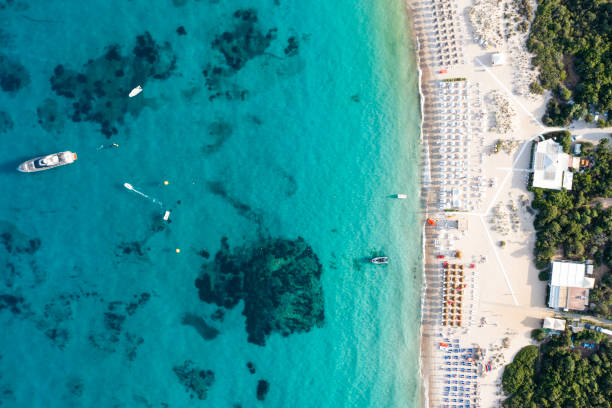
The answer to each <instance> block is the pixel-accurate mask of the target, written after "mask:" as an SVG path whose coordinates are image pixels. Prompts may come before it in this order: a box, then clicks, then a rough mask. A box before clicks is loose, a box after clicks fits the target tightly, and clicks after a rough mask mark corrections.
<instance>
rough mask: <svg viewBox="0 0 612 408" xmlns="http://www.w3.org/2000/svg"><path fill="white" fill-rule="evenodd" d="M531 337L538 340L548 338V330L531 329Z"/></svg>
mask: <svg viewBox="0 0 612 408" xmlns="http://www.w3.org/2000/svg"><path fill="white" fill-rule="evenodd" d="M531 338H532V339H534V340H536V341H542V340H544V338H546V330H544V329H533V330H532V331H531Z"/></svg>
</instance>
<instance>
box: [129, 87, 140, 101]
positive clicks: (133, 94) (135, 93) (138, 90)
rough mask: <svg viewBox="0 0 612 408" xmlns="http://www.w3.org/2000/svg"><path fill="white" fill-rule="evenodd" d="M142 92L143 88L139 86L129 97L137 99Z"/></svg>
mask: <svg viewBox="0 0 612 408" xmlns="http://www.w3.org/2000/svg"><path fill="white" fill-rule="evenodd" d="M141 92H142V86H140V85H138V86H137V87H136V88H134V89H132V90H131V91H130V95H129V97H130V98H133V97H135V96H136V95H138V94H139V93H141Z"/></svg>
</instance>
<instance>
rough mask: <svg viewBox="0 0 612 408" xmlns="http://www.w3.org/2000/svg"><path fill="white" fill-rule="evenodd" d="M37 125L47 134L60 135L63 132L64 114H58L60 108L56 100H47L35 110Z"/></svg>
mask: <svg viewBox="0 0 612 408" xmlns="http://www.w3.org/2000/svg"><path fill="white" fill-rule="evenodd" d="M36 115H37V116H38V123H39V124H40V126H41V127H42V128H43V129H45V130H46V131H47V132H56V133H60V132H62V131H63V130H64V124H65V123H66V119H65V114H64V113H63V112H60V106H59V104H58V103H57V101H56V100H54V99H51V98H47V99H45V100H44V101H43V102H42V104H40V106H39V107H38V108H36Z"/></svg>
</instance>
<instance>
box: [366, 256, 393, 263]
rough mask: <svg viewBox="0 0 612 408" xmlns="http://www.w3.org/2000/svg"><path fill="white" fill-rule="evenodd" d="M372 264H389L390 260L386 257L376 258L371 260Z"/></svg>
mask: <svg viewBox="0 0 612 408" xmlns="http://www.w3.org/2000/svg"><path fill="white" fill-rule="evenodd" d="M370 262H372V263H373V264H379V265H380V264H386V263H389V258H387V257H386V256H377V257H376V258H372V259H370Z"/></svg>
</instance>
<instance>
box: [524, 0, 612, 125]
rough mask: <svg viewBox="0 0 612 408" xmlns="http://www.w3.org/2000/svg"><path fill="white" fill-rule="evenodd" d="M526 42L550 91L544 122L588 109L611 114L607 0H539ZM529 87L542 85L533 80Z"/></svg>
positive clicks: (611, 28) (611, 37) (611, 36)
mask: <svg viewBox="0 0 612 408" xmlns="http://www.w3.org/2000/svg"><path fill="white" fill-rule="evenodd" d="M527 48H528V49H529V51H531V52H533V53H534V54H535V57H534V59H533V63H534V65H536V66H537V67H538V68H539V70H540V75H539V78H538V79H539V82H540V84H541V86H542V87H544V88H546V89H549V90H551V91H553V95H554V97H553V99H551V101H550V102H549V104H548V106H547V110H546V114H545V115H544V117H543V118H542V120H543V122H544V124H546V125H548V126H567V125H568V124H569V123H570V121H571V120H575V119H579V118H582V117H585V118H587V115H588V113H589V111H598V112H599V113H600V114H602V116H606V115H612V112H611V111H612V69H610V66H611V65H612V2H611V1H610V0H538V7H537V9H536V15H535V18H534V21H533V23H532V26H531V32H530V34H529V37H528V39H527ZM531 89H532V91H534V92H536V93H538V92H541V91H542V89H541V88H540V87H539V86H538V85H537V84H533V85H532V87H531ZM607 117H608V118H610V116H607ZM588 118H591V119H592V116H589V117H588ZM588 118H587V119H588ZM610 119H612V118H610ZM598 125H599V126H605V125H606V123H605V122H604V121H600V123H599V124H598ZM608 125H610V124H609V123H608Z"/></svg>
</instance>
